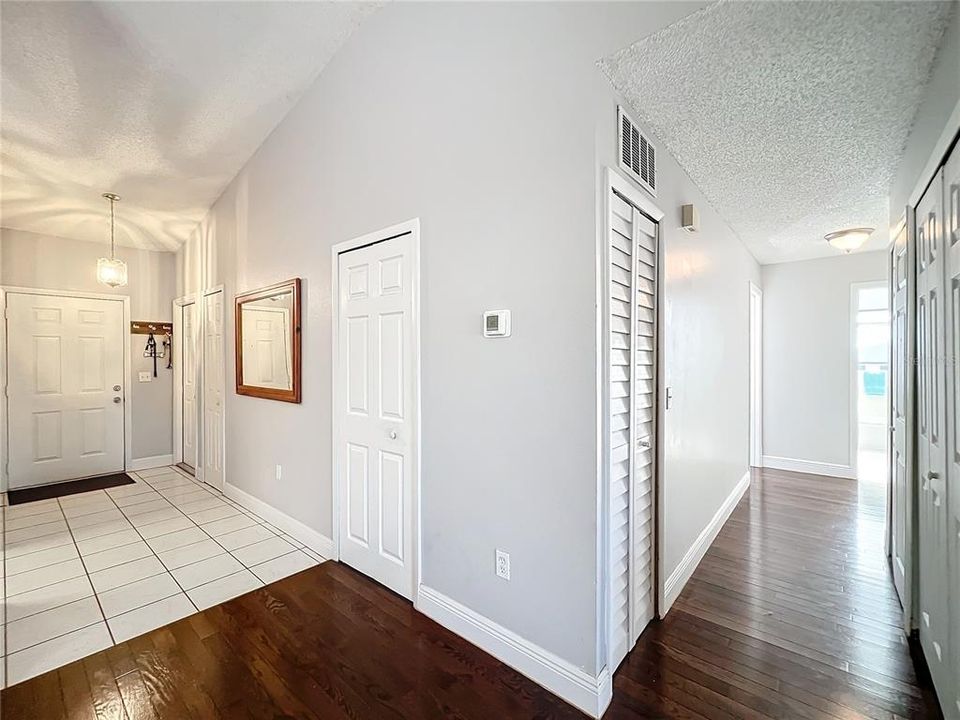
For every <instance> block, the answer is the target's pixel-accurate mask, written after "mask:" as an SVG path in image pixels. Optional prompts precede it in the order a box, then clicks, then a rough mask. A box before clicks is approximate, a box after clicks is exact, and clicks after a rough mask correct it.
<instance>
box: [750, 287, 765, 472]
mask: <svg viewBox="0 0 960 720" xmlns="http://www.w3.org/2000/svg"><path fill="white" fill-rule="evenodd" d="M749 336H750V465H751V466H752V467H757V468H759V467H763V290H761V289H760V287H759V286H757V285H756V284H755V283H753V282H752V281H751V282H750V333H749Z"/></svg>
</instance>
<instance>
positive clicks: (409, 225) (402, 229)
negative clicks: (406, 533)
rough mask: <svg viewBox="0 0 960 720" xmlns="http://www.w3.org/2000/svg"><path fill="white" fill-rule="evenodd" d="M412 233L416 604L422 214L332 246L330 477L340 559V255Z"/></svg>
mask: <svg viewBox="0 0 960 720" xmlns="http://www.w3.org/2000/svg"><path fill="white" fill-rule="evenodd" d="M407 234H409V235H410V236H411V245H412V252H413V267H412V273H413V298H412V301H413V312H412V316H411V325H412V328H413V358H414V360H413V385H414V390H413V399H412V400H413V401H412V408H413V415H414V416H413V419H412V420H413V422H412V426H413V432H414V439H413V443H412V447H413V452H412V457H411V466H412V476H413V482H412V483H410V487H409V492H411V493H412V495H413V497H412V498H411V503H410V507H412V508H413V517H412V518H411V529H412V537H411V539H412V541H413V555H412V563H411V565H412V567H411V572H412V588H413V598H412V599H413V601H414V605H415V606H417V605H418V602H419V595H420V582H421V572H420V570H421V554H420V550H421V542H420V535H421V532H420V530H421V523H420V519H421V514H420V458H421V423H420V218H413V219H412V220H408V221H406V222H402V223H398V224H397V225H392V226H390V227H388V228H384V229H383V230H377V231H374V232H371V233H367V234H366V235H361V236H360V237H356V238H353V239H352V240H347V241H344V242H341V243H337V244H336V245H334V246H333V247H332V248H330V275H331V291H330V292H331V301H332V331H333V336H332V343H331V346H332V347H331V352H332V356H331V360H332V365H331V367H332V373H331V385H330V409H331V425H332V434H331V435H332V436H331V442H332V451H331V477H332V478H333V503H332V506H333V526H332V527H333V559H334V560H337V561H338V562H339V560H340V530H341V528H340V505H341V502H342V491H343V482H342V475H341V473H340V467H341V461H342V458H341V457H340V451H339V448H340V441H339V440H340V432H341V429H340V427H339V424H338V422H337V408H336V398H337V396H338V394H337V382H338V380H339V378H340V375H341V372H340V369H339V363H340V338H339V317H340V256H341V255H342V254H344V253H347V252H350V251H351V250H358V249H359V248H362V247H366V246H368V245H374V244H376V243H380V242H384V241H386V240H390V239H392V238H395V237H399V236H401V235H407Z"/></svg>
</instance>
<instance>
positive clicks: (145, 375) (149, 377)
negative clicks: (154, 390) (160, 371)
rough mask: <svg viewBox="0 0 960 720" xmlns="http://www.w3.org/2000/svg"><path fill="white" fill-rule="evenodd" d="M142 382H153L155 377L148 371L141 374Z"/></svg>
mask: <svg viewBox="0 0 960 720" xmlns="http://www.w3.org/2000/svg"><path fill="white" fill-rule="evenodd" d="M139 377H140V382H150V381H151V380H153V375H152V374H151V373H150V371H149V370H148V371H147V372H142V373H140V376H139Z"/></svg>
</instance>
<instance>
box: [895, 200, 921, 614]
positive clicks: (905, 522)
mask: <svg viewBox="0 0 960 720" xmlns="http://www.w3.org/2000/svg"><path fill="white" fill-rule="evenodd" d="M907 220H908V219H907ZM909 232H910V223H909V220H908V221H907V222H904V225H903V227H902V228H901V230H900V232H899V233H898V234H897V236H896V238H894V241H893V245H892V246H891V248H890V294H891V304H890V307H891V310H892V312H891V315H890V345H891V353H892V372H891V393H890V400H891V431H892V432H891V443H890V477H891V478H892V511H891V517H890V525H891V531H890V535H891V542H890V559H891V565H892V566H893V583H894V586H895V587H896V589H897V593H898V594H899V596H900V604H901V605H902V606H903V611H904V629H905V630H907V631H908V632H909V631H910V629H911V627H910V626H911V618H912V612H913V608H912V606H913V573H914V567H913V550H914V543H913V507H914V503H913V497H914V492H913V488H914V486H915V484H914V480H913V464H912V463H911V462H910V460H909V458H910V457H912V454H913V432H914V415H913V397H914V390H913V388H914V386H913V378H914V374H913V371H914V367H915V364H914V354H913V347H914V340H913V293H914V288H913V278H914V267H913V263H914V253H913V243H912V242H910V240H909Z"/></svg>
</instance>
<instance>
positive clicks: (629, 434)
mask: <svg viewBox="0 0 960 720" xmlns="http://www.w3.org/2000/svg"><path fill="white" fill-rule="evenodd" d="M609 222H610V237H609V243H610V245H609V248H608V253H609V259H610V266H609V268H608V270H609V288H608V291H609V317H608V319H607V320H608V332H609V337H608V339H607V342H608V348H607V349H608V359H609V365H610V366H609V368H608V383H607V386H608V396H607V409H608V413H609V419H608V425H607V426H608V434H609V437H608V438H607V441H608V456H607V462H608V468H607V478H608V482H609V500H610V515H609V533H610V538H609V550H610V554H609V563H610V565H609V570H610V581H611V582H610V588H611V590H610V598H609V600H610V606H609V610H608V612H609V619H610V629H611V636H610V660H611V665H612V667H611V671H612V670H615V669H616V667H617V666H618V665H619V664H620V662H621V661H622V660H623V658H624V657H625V656H626V654H627V652H629V650H630V649H631V648H632V647H633V644H634V643H635V642H636V638H637V636H638V635H639V630H642V628H643V627H644V626H646V624H647V623H648V622H649V621H650V619H652V617H653V462H654V454H653V450H652V448H653V447H655V443H654V441H653V438H654V431H655V428H654V419H655V416H656V405H655V400H654V397H655V391H656V366H655V358H656V346H655V336H656V305H655V300H654V298H655V296H656V277H657V274H656V254H655V248H656V241H655V237H656V226H655V225H654V224H653V223H652V222H651V221H650V220H649V219H647V218H646V217H645V216H644V215H642V214H641V213H640V212H639V211H638V210H637V209H636V208H635V207H633V206H632V205H631V204H630V203H628V202H626V201H625V200H624V199H623V198H621V197H620V196H619V195H617V194H616V193H613V195H612V197H611V198H610V218H609ZM631 498H632V502H631ZM631 508H632V516H631Z"/></svg>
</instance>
